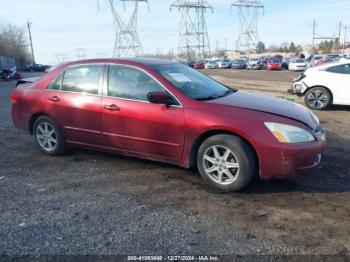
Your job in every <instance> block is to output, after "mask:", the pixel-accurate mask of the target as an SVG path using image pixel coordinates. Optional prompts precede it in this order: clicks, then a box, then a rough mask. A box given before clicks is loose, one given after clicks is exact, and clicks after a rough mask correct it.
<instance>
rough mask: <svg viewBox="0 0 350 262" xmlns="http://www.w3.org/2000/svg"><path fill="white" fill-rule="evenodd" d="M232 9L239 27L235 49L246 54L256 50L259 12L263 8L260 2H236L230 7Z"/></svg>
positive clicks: (239, 0) (241, 0) (245, 0)
mask: <svg viewBox="0 0 350 262" xmlns="http://www.w3.org/2000/svg"><path fill="white" fill-rule="evenodd" d="M232 8H236V9H237V12H238V18H239V22H240V26H241V31H240V33H239V37H238V39H237V49H238V50H239V51H245V52H247V54H248V53H249V51H250V50H252V49H256V46H257V44H258V42H259V36H258V17H259V12H260V11H261V10H264V6H263V4H262V2H261V1H260V0H236V1H235V2H234V3H233V4H232V5H231V10H232Z"/></svg>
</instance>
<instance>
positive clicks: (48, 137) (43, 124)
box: [33, 116, 66, 156]
mask: <svg viewBox="0 0 350 262" xmlns="http://www.w3.org/2000/svg"><path fill="white" fill-rule="evenodd" d="M33 134H34V138H35V142H36V144H37V145H38V146H39V148H40V150H41V151H42V152H44V153H45V154H48V155H53V156H56V155H61V154H63V153H64V152H65V150H66V146H65V141H64V137H63V135H62V132H61V130H60V128H59V127H58V125H57V124H56V123H55V121H54V120H52V119H51V118H49V117H47V116H40V117H39V118H38V119H36V120H35V122H34V127H33Z"/></svg>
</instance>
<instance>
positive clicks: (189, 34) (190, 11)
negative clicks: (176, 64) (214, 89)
mask: <svg viewBox="0 0 350 262" xmlns="http://www.w3.org/2000/svg"><path fill="white" fill-rule="evenodd" d="M174 7H176V8H178V10H179V11H180V30H179V44H178V52H179V54H180V55H185V56H186V59H187V60H191V59H193V58H198V59H204V58H205V57H206V56H210V43H209V35H208V30H207V23H206V21H205V13H206V11H207V10H208V9H209V10H211V11H212V12H213V7H212V6H211V5H210V4H209V3H208V1H206V0H192V1H190V0H176V1H175V2H174V3H172V4H171V6H170V10H171V9H172V8H174Z"/></svg>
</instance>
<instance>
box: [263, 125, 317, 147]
mask: <svg viewBox="0 0 350 262" xmlns="http://www.w3.org/2000/svg"><path fill="white" fill-rule="evenodd" d="M265 126H266V127H267V128H268V129H269V130H270V131H271V133H272V134H273V135H274V136H275V137H276V139H277V140H278V141H280V142H281V143H302V142H310V141H315V137H314V136H313V135H312V134H311V133H310V132H308V131H306V130H305V129H302V128H300V127H297V126H291V125H286V124H280V123H271V122H265Z"/></svg>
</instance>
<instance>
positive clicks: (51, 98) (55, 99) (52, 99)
mask: <svg viewBox="0 0 350 262" xmlns="http://www.w3.org/2000/svg"><path fill="white" fill-rule="evenodd" d="M49 100H50V101H53V102H58V101H60V98H59V97H58V96H53V97H50V98H49Z"/></svg>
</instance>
